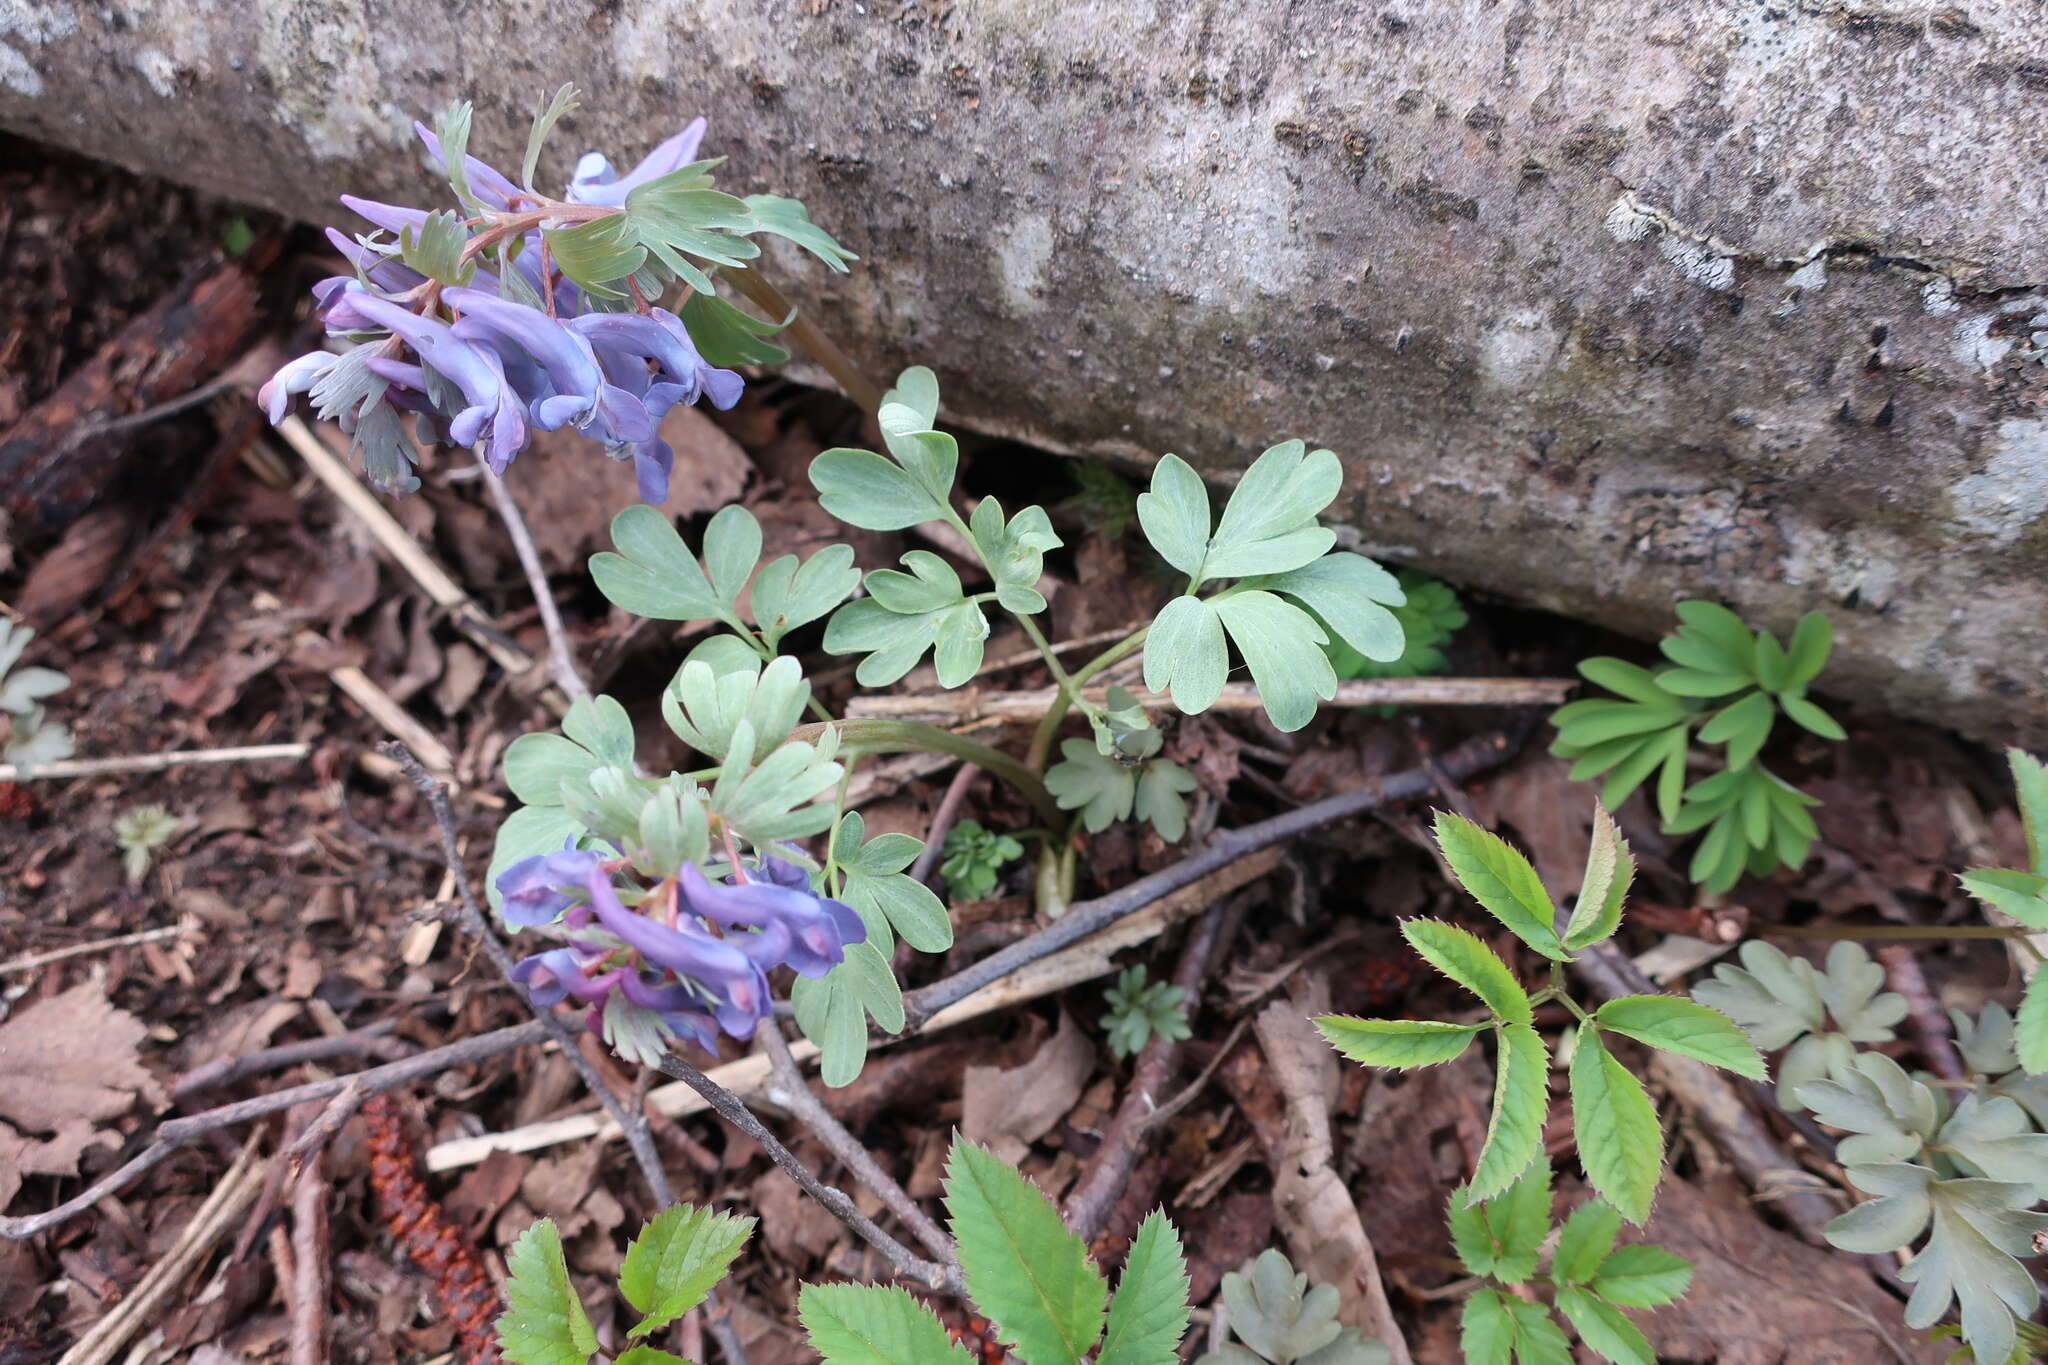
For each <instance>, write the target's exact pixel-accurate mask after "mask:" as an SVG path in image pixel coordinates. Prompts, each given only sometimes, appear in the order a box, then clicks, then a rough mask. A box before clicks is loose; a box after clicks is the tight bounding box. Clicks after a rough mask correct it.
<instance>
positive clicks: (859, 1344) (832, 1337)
mask: <svg viewBox="0 0 2048 1365" xmlns="http://www.w3.org/2000/svg"><path fill="white" fill-rule="evenodd" d="M796 1311H797V1317H798V1318H799V1319H800V1320H801V1321H802V1322H803V1325H804V1333H805V1335H806V1336H808V1337H809V1338H810V1342H811V1349H812V1350H814V1351H816V1352H817V1353H818V1354H819V1355H821V1356H823V1357H824V1358H825V1365H970V1362H971V1361H972V1359H973V1358H972V1357H971V1356H969V1355H968V1354H967V1352H966V1351H965V1350H964V1349H962V1348H961V1347H960V1346H959V1345H958V1344H957V1343H956V1342H955V1341H954V1340H953V1339H952V1337H950V1336H948V1335H947V1333H946V1327H945V1324H944V1323H941V1322H940V1321H939V1320H938V1318H936V1317H935V1316H933V1314H932V1311H931V1309H929V1308H926V1307H925V1306H924V1305H923V1304H921V1303H919V1302H918V1301H917V1300H916V1299H913V1298H911V1297H910V1295H909V1294H908V1293H907V1292H905V1291H904V1290H902V1289H899V1288H897V1287H896V1286H894V1285H887V1286H884V1285H865V1284H807V1285H805V1286H804V1287H803V1288H802V1289H801V1290H799V1291H798V1292H797V1300H796Z"/></svg>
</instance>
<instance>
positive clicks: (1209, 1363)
mask: <svg viewBox="0 0 2048 1365" xmlns="http://www.w3.org/2000/svg"><path fill="white" fill-rule="evenodd" d="M1338 1300H1339V1295H1338V1293H1337V1288H1336V1286H1335V1285H1328V1284H1319V1285H1317V1286H1315V1287H1314V1288H1313V1289H1311V1288H1310V1287H1309V1283H1308V1276H1306V1275H1303V1274H1300V1273H1298V1272H1296V1270H1295V1269H1294V1263H1293V1262H1291V1261H1289V1260H1288V1259H1287V1257H1285V1256H1284V1255H1282V1254H1281V1253H1280V1252H1277V1251H1274V1250H1272V1249H1270V1248H1269V1249H1267V1250H1265V1251H1262V1252H1260V1253H1259V1255H1258V1257H1257V1258H1256V1259H1255V1260H1252V1261H1249V1262H1247V1263H1246V1264H1245V1265H1243V1266H1241V1267H1240V1268H1238V1269H1237V1270H1234V1271H1231V1272H1230V1273H1229V1274H1227V1275H1225V1276H1224V1277H1223V1308H1224V1315H1225V1317H1226V1319H1227V1321H1228V1323H1229V1326H1230V1331H1231V1333H1232V1335H1234V1336H1235V1337H1236V1338H1237V1340H1236V1341H1231V1342H1225V1343H1224V1345H1223V1347H1222V1348H1221V1349H1220V1350H1215V1351H1211V1352H1209V1353H1208V1354H1207V1355H1204V1356H1202V1357H1201V1358H1200V1359H1199V1360H1197V1361H1196V1362H1195V1365H1387V1362H1388V1361H1389V1360H1391V1359H1392V1358H1393V1352H1391V1351H1389V1350H1388V1349H1387V1347H1386V1344H1385V1343H1384V1342H1379V1341H1368V1340H1366V1339H1365V1338H1364V1337H1363V1336H1362V1335H1360V1333H1359V1331H1358V1329H1357V1328H1355V1327H1346V1326H1344V1325H1343V1324H1342V1323H1340V1322H1338V1321H1337V1307H1338Z"/></svg>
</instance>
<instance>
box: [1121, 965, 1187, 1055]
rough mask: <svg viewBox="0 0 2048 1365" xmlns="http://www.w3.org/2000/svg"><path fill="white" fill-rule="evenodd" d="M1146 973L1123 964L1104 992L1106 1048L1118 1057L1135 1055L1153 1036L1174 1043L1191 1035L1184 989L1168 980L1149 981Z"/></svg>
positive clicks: (1138, 968)
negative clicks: (1107, 1036) (1111, 983)
mask: <svg viewBox="0 0 2048 1365" xmlns="http://www.w3.org/2000/svg"><path fill="white" fill-rule="evenodd" d="M1145 976H1146V973H1145V968H1144V967H1143V966H1137V967H1126V968H1124V970H1123V971H1122V973H1120V974H1119V975H1118V976H1117V979H1116V984H1115V985H1114V986H1111V987H1110V988H1109V989H1108V990H1107V991H1105V992H1104V993H1103V1003H1104V1004H1106V1005H1108V1006H1109V1013H1107V1014H1105V1015H1103V1016H1102V1030H1103V1032H1104V1033H1106V1034H1108V1035H1109V1050H1110V1051H1111V1052H1113V1053H1115V1054H1116V1055H1117V1056H1119V1057H1135V1056H1137V1055H1138V1054H1139V1053H1140V1052H1142V1051H1144V1049H1145V1044H1147V1043H1149V1042H1151V1041H1152V1040H1153V1039H1154V1038H1164V1039H1165V1040H1166V1041H1168V1042H1170V1043H1177V1042H1179V1041H1181V1040H1182V1039H1184V1038H1188V1037H1191V1036H1192V1034H1191V1032H1190V1030H1189V1028H1188V1011H1187V1006H1186V1005H1185V1004H1183V1003H1182V1002H1183V1000H1184V999H1185V998H1186V996H1187V992H1186V991H1184V990H1182V989H1181V988H1180V987H1178V986H1176V985H1174V984H1173V983H1172V982H1170V981H1150V982H1148V981H1147V980H1146V979H1145Z"/></svg>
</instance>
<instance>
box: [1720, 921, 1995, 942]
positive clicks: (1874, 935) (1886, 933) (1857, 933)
mask: <svg viewBox="0 0 2048 1365" xmlns="http://www.w3.org/2000/svg"><path fill="white" fill-rule="evenodd" d="M1754 928H1755V930H1756V932H1757V933H1758V934H1759V935H1765V936H1769V937H1773V938H1810V939H1823V940H1833V939H1843V938H1846V939H1886V938H1910V939H1947V938H2016V939H2019V940H2020V941H2021V942H2022V943H2024V942H2026V937H2027V934H2028V932H2029V931H2028V930H2027V929H2025V928H2022V927H2021V926H2019V925H2017V924H2015V925H2011V926H2009V927H2008V926H2006V925H2003V924H1954V925H1942V924H1839V925H1837V924H1758V925H1755V926H1754Z"/></svg>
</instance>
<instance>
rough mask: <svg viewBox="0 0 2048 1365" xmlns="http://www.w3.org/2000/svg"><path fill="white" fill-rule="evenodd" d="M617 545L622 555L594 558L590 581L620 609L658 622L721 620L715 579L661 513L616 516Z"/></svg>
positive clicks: (640, 510)
mask: <svg viewBox="0 0 2048 1365" xmlns="http://www.w3.org/2000/svg"><path fill="white" fill-rule="evenodd" d="M612 544H613V545H615V546H617V547H618V553H617V554H613V553H610V552H609V551H607V552H605V553H602V554H596V555H592V556H591V559H590V576H591V578H592V579H594V580H595V581H596V583H597V588H598V591H599V592H602V593H603V594H604V595H605V596H606V597H608V598H610V599H611V601H612V603H613V604H614V605H616V606H618V607H620V608H623V609H624V610H626V611H630V612H632V613H633V614H634V615H635V616H646V617H649V618H651V619H653V620H657V621H702V620H708V619H712V618H715V617H717V616H718V615H719V611H720V603H719V599H718V594H717V593H716V592H714V591H713V590H712V587H711V580H709V579H708V578H706V577H705V576H704V570H703V568H702V567H701V566H700V565H699V564H698V563H697V557H696V556H695V555H693V554H691V553H690V550H689V547H688V546H686V545H684V544H683V538H682V537H681V536H680V535H678V534H676V528H675V526H674V525H673V524H672V523H671V522H670V521H669V519H668V517H667V516H666V515H665V514H663V513H662V512H660V511H659V510H657V509H655V508H652V507H649V506H647V505H646V504H645V503H635V504H634V505H633V506H631V507H628V508H627V509H626V510H625V511H623V512H621V513H619V514H618V515H617V516H616V517H613V518H612Z"/></svg>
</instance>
